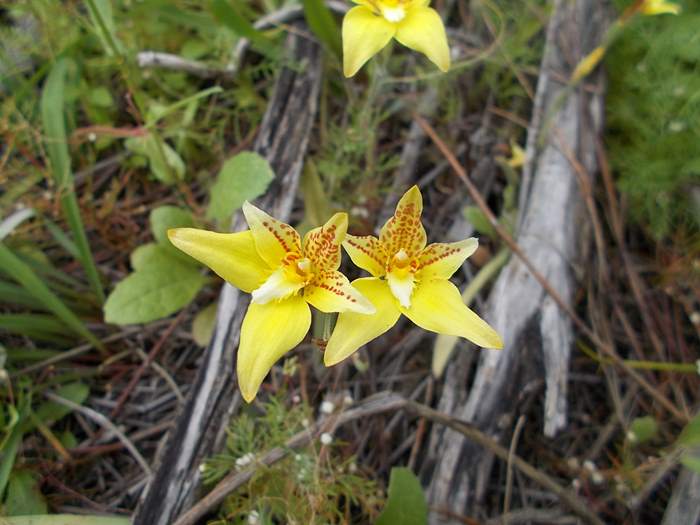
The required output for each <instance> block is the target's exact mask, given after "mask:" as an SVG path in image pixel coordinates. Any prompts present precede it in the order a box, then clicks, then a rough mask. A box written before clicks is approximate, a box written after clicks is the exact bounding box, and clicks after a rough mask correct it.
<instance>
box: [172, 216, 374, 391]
mask: <svg viewBox="0 0 700 525" xmlns="http://www.w3.org/2000/svg"><path fill="white" fill-rule="evenodd" d="M243 214H244V215H245V218H246V221H247V222H248V226H249V227H250V230H246V231H243V232H238V233H216V232H210V231H206V230H198V229H195V228H174V229H171V230H168V237H169V239H170V242H172V243H173V244H174V245H175V246H177V247H178V248H179V249H180V250H182V251H183V252H185V253H187V254H188V255H190V256H192V257H194V258H195V259H197V260H198V261H200V262H201V263H204V264H205V265H207V266H208V267H209V268H211V269H212V270H214V272H216V273H217V274H218V275H219V276H221V277H222V278H223V279H225V280H226V281H228V282H229V283H231V284H232V285H233V286H235V287H236V288H240V289H241V290H243V291H244V292H248V293H251V294H252V299H251V303H250V306H249V307H248V311H247V312H246V314H245V317H244V319H243V324H242V325H241V337H240V344H239V346H238V358H237V364H236V371H237V374H238V384H239V386H240V389H241V394H242V395H243V399H245V400H246V401H247V402H248V403H250V402H251V401H253V399H255V396H256V395H257V393H258V389H259V388H260V384H261V383H262V381H263V379H264V378H265V376H266V375H267V373H268V372H269V371H270V369H271V368H272V365H273V364H274V363H275V361H277V360H278V359H279V358H280V357H282V355H284V354H285V353H286V352H287V351H289V350H291V349H292V348H294V347H295V346H296V345H298V344H299V343H300V342H301V341H302V340H303V339H304V336H305V335H306V333H307V332H308V330H309V326H310V324H311V311H310V309H309V304H310V305H312V306H314V307H316V308H317V309H319V310H321V311H322V312H355V313H357V314H358V315H359V314H363V313H364V314H369V313H374V312H375V308H374V306H372V304H371V303H370V302H369V301H368V300H367V299H366V298H365V297H364V296H362V294H360V293H359V292H358V291H357V290H356V289H355V288H354V287H353V286H352V285H351V284H350V282H349V281H348V279H347V277H345V276H344V275H343V274H342V273H340V272H339V271H338V268H339V267H340V243H341V242H342V241H343V239H344V237H345V233H346V231H347V228H348V216H347V214H345V213H336V214H335V215H333V217H331V218H330V220H329V221H328V222H327V223H326V224H324V225H323V226H321V227H319V228H315V229H313V230H311V231H309V232H308V233H307V234H306V235H305V236H304V241H303V242H302V241H301V238H300V237H299V234H298V233H297V231H296V230H295V229H294V228H292V227H291V226H289V225H288V224H285V223H283V222H280V221H278V220H277V219H274V218H272V217H270V216H269V215H268V214H267V213H265V212H264V211H262V210H261V209H259V208H256V207H255V206H253V205H252V204H250V203H248V202H246V203H244V204H243Z"/></svg>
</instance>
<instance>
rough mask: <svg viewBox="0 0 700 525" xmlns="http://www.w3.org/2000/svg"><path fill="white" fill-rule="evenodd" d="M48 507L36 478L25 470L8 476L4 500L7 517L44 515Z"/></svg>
mask: <svg viewBox="0 0 700 525" xmlns="http://www.w3.org/2000/svg"><path fill="white" fill-rule="evenodd" d="M47 511H48V507H47V505H46V501H45V500H44V496H43V495H42V494H41V491H40V490H39V484H38V480H37V477H36V476H35V475H34V474H33V473H31V472H28V471H26V470H20V471H15V472H13V473H12V474H11V475H10V482H9V483H8V485H7V498H5V512H6V513H7V515H8V516H28V515H33V514H46V512H47Z"/></svg>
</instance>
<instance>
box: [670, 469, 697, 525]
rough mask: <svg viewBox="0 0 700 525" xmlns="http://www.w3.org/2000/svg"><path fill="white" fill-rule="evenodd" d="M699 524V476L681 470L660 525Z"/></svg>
mask: <svg viewBox="0 0 700 525" xmlns="http://www.w3.org/2000/svg"><path fill="white" fill-rule="evenodd" d="M679 523H700V474H698V473H697V472H693V471H692V470H688V469H687V468H683V470H682V471H681V474H680V476H678V480H676V483H675V485H674V486H673V493H672V494H671V501H669V502H668V507H666V512H665V513H664V520H663V522H662V525H676V524H679Z"/></svg>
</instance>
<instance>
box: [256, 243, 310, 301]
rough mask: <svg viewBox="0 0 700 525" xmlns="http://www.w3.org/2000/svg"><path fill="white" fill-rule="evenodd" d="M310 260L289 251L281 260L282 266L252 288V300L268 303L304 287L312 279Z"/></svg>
mask: <svg viewBox="0 0 700 525" xmlns="http://www.w3.org/2000/svg"><path fill="white" fill-rule="evenodd" d="M311 270H312V267H311V261H310V260H309V259H307V258H300V256H299V255H298V254H296V253H289V254H287V256H286V257H285V258H284V260H283V261H282V266H280V267H279V268H278V269H277V270H275V271H274V272H272V275H270V277H268V278H267V280H266V281H265V282H264V283H263V284H262V285H261V286H260V287H259V288H258V289H256V290H253V293H252V296H253V302H254V303H258V304H265V303H269V302H270V301H272V300H276V299H286V298H287V297H289V296H291V295H294V294H295V293H297V292H298V291H299V290H301V289H302V288H304V286H306V285H307V284H309V283H310V282H311V280H312V279H313V276H314V275H313V273H312V271H311Z"/></svg>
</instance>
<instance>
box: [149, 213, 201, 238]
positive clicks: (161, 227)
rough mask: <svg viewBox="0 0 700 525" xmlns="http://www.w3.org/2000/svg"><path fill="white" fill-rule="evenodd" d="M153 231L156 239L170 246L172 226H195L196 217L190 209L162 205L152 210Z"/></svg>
mask: <svg viewBox="0 0 700 525" xmlns="http://www.w3.org/2000/svg"><path fill="white" fill-rule="evenodd" d="M149 220H150V222H151V231H152V232H153V237H155V239H156V241H157V242H159V243H161V244H165V245H167V246H170V241H169V240H168V233H167V232H168V230H169V229H170V228H189V227H191V226H194V219H193V218H192V213H191V212H190V211H189V210H185V209H183V208H178V207H177V206H160V207H158V208H156V209H154V210H153V211H152V212H151V215H150V217H149Z"/></svg>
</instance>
